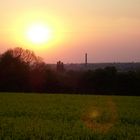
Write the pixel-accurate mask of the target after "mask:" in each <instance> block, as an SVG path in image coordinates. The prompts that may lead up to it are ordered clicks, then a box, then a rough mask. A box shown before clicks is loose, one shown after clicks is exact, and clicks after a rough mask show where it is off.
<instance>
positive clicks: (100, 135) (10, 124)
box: [0, 93, 140, 140]
mask: <svg viewBox="0 0 140 140" xmlns="http://www.w3.org/2000/svg"><path fill="white" fill-rule="evenodd" d="M11 139H12V140H30V139H32V140H57V139H58V140H102V139H103V140H140V97H124V96H122V97H121V96H90V95H88V96H85V95H51V94H50V95H45V94H8V93H5V94H4V93H1V94H0V140H11Z"/></svg>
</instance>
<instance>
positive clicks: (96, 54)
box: [0, 0, 140, 63]
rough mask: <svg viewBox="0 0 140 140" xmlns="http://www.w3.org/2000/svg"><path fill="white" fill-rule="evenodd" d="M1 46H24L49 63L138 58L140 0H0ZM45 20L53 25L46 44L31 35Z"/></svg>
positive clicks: (112, 60) (126, 60)
mask: <svg viewBox="0 0 140 140" xmlns="http://www.w3.org/2000/svg"><path fill="white" fill-rule="evenodd" d="M0 19H1V20H0V21H1V22H0V36H1V38H0V51H1V53H2V52H3V51H5V50H6V49H7V48H12V47H17V46H19V47H23V48H28V49H31V50H34V51H35V53H36V54H37V55H39V56H41V57H42V58H44V60H45V61H46V62H48V63H56V61H58V60H62V61H63V62H65V63H71V62H72V63H77V62H80V63H81V62H83V61H84V54H85V53H86V52H87V53H88V58H89V62H128V61H130V62H132V61H140V53H139V52H140V0H61V1H58V0H24V1H23V0H4V1H3V2H1V4H0ZM34 23H43V24H44V25H46V26H47V27H48V28H49V29H50V30H51V31H52V37H51V39H50V40H49V41H48V42H46V43H44V44H33V43H31V42H30V41H29V40H28V39H27V35H26V32H27V29H28V27H30V26H31V25H32V24H34Z"/></svg>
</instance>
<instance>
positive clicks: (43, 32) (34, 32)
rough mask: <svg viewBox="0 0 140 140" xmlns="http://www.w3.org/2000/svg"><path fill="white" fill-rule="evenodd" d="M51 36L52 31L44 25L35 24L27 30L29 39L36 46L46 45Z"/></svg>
mask: <svg viewBox="0 0 140 140" xmlns="http://www.w3.org/2000/svg"><path fill="white" fill-rule="evenodd" d="M51 36H52V35H51V30H50V29H49V27H47V26H45V25H43V24H33V25H31V26H30V27H29V28H28V29H27V38H28V40H29V41H31V42H32V43H34V44H43V43H46V42H48V41H49V40H50V39H51Z"/></svg>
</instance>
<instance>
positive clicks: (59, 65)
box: [56, 61, 64, 72]
mask: <svg viewBox="0 0 140 140" xmlns="http://www.w3.org/2000/svg"><path fill="white" fill-rule="evenodd" d="M56 69H57V71H58V72H63V71H64V64H63V62H61V61H58V62H57V66H56Z"/></svg>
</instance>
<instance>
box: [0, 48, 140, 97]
mask: <svg viewBox="0 0 140 140" xmlns="http://www.w3.org/2000/svg"><path fill="white" fill-rule="evenodd" d="M59 63H60V62H59ZM60 64H61V67H60V68H61V70H60V71H59V70H58V69H56V70H55V69H51V68H50V67H49V66H48V65H47V64H46V63H45V62H43V60H42V59H41V58H40V57H37V56H36V55H35V54H34V52H33V51H30V50H26V49H22V48H14V49H9V50H7V51H5V52H4V53H2V54H1V55H0V92H26V93H30V92H34V93H70V94H102V95H106V94H108V95H140V70H139V71H128V72H118V71H117V69H116V68H115V67H106V68H104V69H96V70H85V71H80V70H79V71H72V70H69V71H66V70H65V69H63V70H62V68H63V67H62V63H60ZM58 68H59V66H58Z"/></svg>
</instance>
